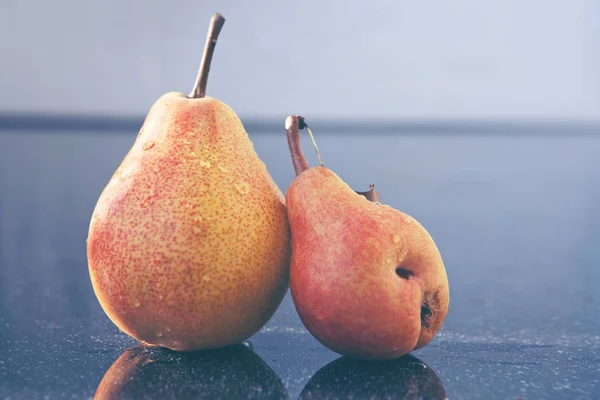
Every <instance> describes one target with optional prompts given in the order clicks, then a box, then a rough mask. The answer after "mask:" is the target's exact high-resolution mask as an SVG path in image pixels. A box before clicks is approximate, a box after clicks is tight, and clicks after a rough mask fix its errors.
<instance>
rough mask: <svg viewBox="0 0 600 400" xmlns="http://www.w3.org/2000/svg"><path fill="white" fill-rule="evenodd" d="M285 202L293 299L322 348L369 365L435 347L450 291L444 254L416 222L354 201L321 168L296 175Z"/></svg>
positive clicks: (345, 187) (353, 195)
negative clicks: (362, 359) (290, 237)
mask: <svg viewBox="0 0 600 400" xmlns="http://www.w3.org/2000/svg"><path fill="white" fill-rule="evenodd" d="M286 202H287V212H288V219H289V222H290V228H291V231H292V242H293V243H292V261H291V271H290V288H291V291H292V297H293V300H294V304H295V306H296V309H297V310H298V314H299V315H300V318H301V319H302V322H303V323H304V325H305V326H306V328H307V329H308V330H309V331H310V332H311V333H312V334H313V335H314V336H315V337H316V338H317V339H318V340H319V341H320V342H321V343H323V344H324V345H325V346H327V347H329V348H330V349H332V350H334V351H336V352H338V353H340V354H343V355H347V356H350V357H355V358H364V359H394V358H398V357H400V356H402V355H404V354H407V353H409V352H410V351H412V350H414V349H417V348H420V347H423V346H425V345H426V344H427V343H429V341H430V340H431V339H432V338H433V336H434V335H435V334H436V332H437V331H438V330H439V329H440V327H441V325H442V322H443V321H444V318H445V317H446V313H447V311H448V302H449V290H448V278H447V276H446V269H445V267H444V264H443V262H442V258H441V256H440V253H439V251H438V249H437V247H436V245H435V243H434V241H433V239H432V238H431V236H430V235H429V233H428V232H427V231H426V230H425V228H423V226H422V225H421V224H419V222H417V221H416V220H415V219H414V218H412V217H410V216H408V215H406V214H404V213H402V212H400V211H398V210H395V209H393V208H392V207H389V206H387V205H383V204H379V203H375V202H371V201H369V200H367V199H366V198H365V197H363V196H360V195H358V194H356V193H355V192H354V191H353V190H352V189H351V188H350V187H349V186H348V185H347V184H346V183H345V182H343V181H342V180H341V179H340V178H339V177H338V176H337V175H336V174H335V173H334V172H332V171H331V170H329V169H327V168H324V167H313V168H309V169H307V170H305V171H304V172H302V173H300V174H299V175H298V176H297V177H296V179H294V181H293V182H292V184H291V186H290V187H289V189H288V191H287V194H286ZM398 267H401V268H402V269H403V271H402V272H401V273H400V274H398V273H397V272H396V268H398Z"/></svg>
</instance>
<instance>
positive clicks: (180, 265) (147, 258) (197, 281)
mask: <svg viewBox="0 0 600 400" xmlns="http://www.w3.org/2000/svg"><path fill="white" fill-rule="evenodd" d="M224 21H225V20H224V18H223V17H222V16H221V15H220V14H216V15H215V16H214V17H213V20H212V22H211V25H210V29H209V35H208V39H207V42H206V47H205V51H204V56H203V61H202V64H201V67H200V72H199V74H198V79H197V81H196V85H195V87H194V90H193V91H192V94H190V96H186V95H184V94H181V93H167V94H165V95H163V96H162V97H161V98H160V99H158V101H157V102H156V103H155V104H154V105H153V106H152V108H151V109H150V111H149V113H148V115H147V117H146V119H145V121H144V123H143V126H142V128H141V131H140V132H139V134H138V136H137V138H136V140H135V142H134V143H133V146H132V148H131V149H130V150H129V152H128V153H127V155H126V156H125V158H124V160H123V162H122V163H121V165H120V166H119V168H118V169H117V171H116V172H115V174H114V175H113V176H112V178H111V180H110V182H109V183H108V185H107V186H106V187H105V189H104V191H103V192H102V194H101V195H100V198H99V199H98V202H97V204H96V207H95V209H94V212H93V215H92V218H91V222H90V227H89V235H88V241H87V254H88V264H89V273H90V277H91V281H92V285H93V288H94V291H95V293H96V296H97V298H98V300H99V302H100V304H101V306H102V308H103V309H104V311H105V312H106V314H107V315H108V317H109V318H110V319H111V320H112V321H113V322H114V323H115V324H116V325H117V326H118V327H119V328H120V329H121V330H122V331H123V332H125V333H127V334H128V335H130V336H132V337H134V338H136V339H138V340H139V341H141V342H142V343H144V344H147V345H154V346H163V347H167V348H170V349H173V350H179V351H191V350H200V349H211V348H219V347H223V346H227V345H230V344H234V343H239V342H242V341H243V340H245V339H247V338H248V337H250V336H251V335H253V334H254V333H256V332H257V331H258V330H259V329H260V328H261V327H262V326H263V325H264V324H265V323H266V322H267V321H268V320H269V319H270V317H271V316H272V315H273V313H274V312H275V310H276V308H277V307H278V305H279V304H280V302H281V300H282V299H283V296H284V295H285V292H286V291H287V288H288V281H289V257H290V232H289V226H288V222H287V217H286V209H285V199H284V197H283V194H282V193H281V191H280V190H279V188H278V187H277V186H276V184H275V183H274V181H273V179H272V178H271V176H270V175H269V172H268V171H267V169H266V167H265V165H264V163H263V162H262V161H261V160H260V158H259V157H258V155H257V154H256V152H255V151H254V148H253V145H252V142H251V141H250V139H249V137H248V134H247V133H246V131H245V130H244V127H243V125H242V123H241V121H240V119H239V118H238V116H237V115H236V114H235V112H234V111H233V110H232V109H231V108H230V107H229V106H227V105H226V104H224V103H223V102H221V101H219V100H217V99H214V98H210V97H206V96H205V90H206V81H207V76H208V70H209V68H210V60H211V59H212V53H213V51H214V47H215V44H216V40H217V36H218V34H219V31H220V29H221V27H222V25H223V23H224Z"/></svg>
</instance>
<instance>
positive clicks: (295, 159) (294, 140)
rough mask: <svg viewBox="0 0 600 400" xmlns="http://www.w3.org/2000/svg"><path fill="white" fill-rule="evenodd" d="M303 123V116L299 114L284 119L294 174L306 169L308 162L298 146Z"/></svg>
mask: <svg viewBox="0 0 600 400" xmlns="http://www.w3.org/2000/svg"><path fill="white" fill-rule="evenodd" d="M301 124H302V125H301ZM303 125H304V118H303V117H301V116H299V115H290V116H289V117H287V118H286V120H285V133H286V136H287V141H288V147H289V148H290V154H291V156H292V164H293V165H294V171H295V172H296V176H298V175H300V174H301V173H302V172H304V171H305V170H307V169H308V163H307V162H306V158H305V157H304V154H303V153H302V147H301V146H300V126H303Z"/></svg>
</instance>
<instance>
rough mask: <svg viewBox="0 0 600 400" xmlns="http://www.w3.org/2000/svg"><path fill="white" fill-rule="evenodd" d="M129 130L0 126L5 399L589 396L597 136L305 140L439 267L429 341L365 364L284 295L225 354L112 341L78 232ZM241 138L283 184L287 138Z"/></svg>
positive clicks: (0, 392) (0, 329)
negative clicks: (398, 220) (329, 344)
mask: <svg viewBox="0 0 600 400" xmlns="http://www.w3.org/2000/svg"><path fill="white" fill-rule="evenodd" d="M315 130H316V129H315ZM136 133H137V132H65V133H62V132H43V131H37V132H29V131H18V132H17V131H6V130H5V131H0V399H62V398H74V399H86V398H92V397H93V396H94V394H95V392H96V390H97V389H98V388H99V387H101V388H103V390H106V391H107V393H108V392H110V393H113V394H115V395H118V398H158V399H169V398H211V399H216V398H268V399H277V398H290V399H297V398H302V399H310V398H314V399H323V398H354V399H362V398H418V397H417V396H418V395H420V396H422V397H423V398H443V397H444V395H446V396H448V397H449V398H450V399H477V398H480V399H517V398H524V399H598V398H600V292H599V291H598V286H599V285H600V246H599V244H598V241H599V236H600V158H599V156H598V155H599V154H600V136H599V137H598V138H594V137H590V136H582V135H579V136H577V135H572V136H570V135H571V134H572V133H573V132H565V133H564V135H555V136H544V135H538V136H524V137H516V136H517V135H512V136H510V137H506V136H504V137H503V136H500V135H485V134H484V135H481V136H478V135H460V134H458V133H456V132H454V133H453V134H450V135H443V134H439V135H426V134H419V135H416V134H415V135H391V134H389V135H367V134H364V135H359V134H353V135H347V136H344V135H339V134H327V132H320V133H318V132H316V133H317V134H318V135H319V136H318V140H319V147H320V149H321V150H322V153H323V157H324V159H325V162H326V164H327V166H328V167H330V168H332V169H333V170H335V171H336V172H338V174H339V175H341V177H342V178H343V179H345V180H346V181H347V182H348V183H349V184H350V185H351V186H353V187H354V188H356V189H360V188H366V187H367V184H368V183H375V184H376V187H377V189H378V190H379V191H380V192H381V194H382V201H383V202H385V203H388V204H390V205H392V206H393V207H395V208H398V209H401V210H403V211H405V212H407V213H409V214H411V215H413V216H414V217H415V218H417V219H418V220H419V221H421V223H422V224H423V225H424V226H425V227H426V228H427V229H428V230H429V232H430V233H431V235H432V236H433V238H434V239H435V240H436V242H437V244H438V247H439V249H440V251H441V253H442V256H443V258H444V261H445V264H446V268H447V271H448V276H449V280H450V291H451V302H450V303H451V304H450V310H449V313H448V317H447V319H446V322H445V324H444V326H443V328H442V330H441V331H440V333H439V334H438V335H437V336H436V338H435V339H434V341H433V342H432V343H431V344H430V345H429V346H427V347H426V348H424V349H421V350H419V351H416V352H414V353H413V356H414V357H416V358H410V357H407V358H404V359H400V360H399V361H396V362H390V363H383V364H382V363H376V364H374V363H364V362H355V361H352V360H347V359H343V358H342V359H340V358H339V356H338V355H337V354H335V353H333V352H331V351H329V350H327V349H326V348H324V347H323V346H322V345H320V344H319V343H318V342H317V341H316V340H315V339H314V338H313V337H312V336H311V335H310V334H308V333H307V332H306V330H305V329H304V328H303V327H302V324H301V322H300V320H299V319H298V316H297V314H296V312H295V310H294V307H293V304H292V301H291V298H290V296H289V294H288V295H287V296H286V298H285V300H284V302H283V304H282V305H281V307H280V308H279V310H278V311H277V313H276V314H275V316H274V317H273V318H272V320H271V321H270V322H269V323H268V324H267V326H266V327H265V328H263V330H262V331H261V332H259V333H258V334H256V335H255V336H254V337H252V338H251V339H250V340H249V342H248V343H245V344H243V345H240V346H237V347H234V348H230V349H227V350H222V351H216V352H208V353H200V354H195V355H179V354H176V353H171V352H167V351H152V352H148V351H144V350H143V349H141V348H139V347H136V346H137V345H136V343H135V342H134V341H133V340H132V339H130V338H129V337H127V336H126V335H124V334H123V333H120V332H119V331H118V329H117V328H116V327H115V326H114V325H113V324H112V323H111V322H110V321H109V320H108V318H107V317H106V316H105V315H104V313H103V311H102V310H101V308H100V306H99V304H98V302H97V300H96V298H95V296H94V293H93V291H92V288H91V284H90V281H89V276H88V271H87V260H86V253H85V239H86V236H87V229H88V223H89V217H90V215H91V212H92V210H93V208H94V205H95V202H96V200H97V198H98V196H99V194H100V191H101V190H102V188H103V187H104V185H105V184H106V183H107V182H108V179H109V178H110V176H111V175H112V173H113V172H114V170H115V169H116V167H117V166H118V165H119V163H120V162H121V159H122V158H123V156H124V154H125V153H126V151H127V150H128V149H129V147H130V145H131V143H132V141H133V139H134V137H135V134H136ZM574 133H576V132H574ZM251 136H252V139H253V141H254V143H255V148H256V150H257V152H258V153H259V155H260V156H261V157H262V159H263V160H264V161H265V163H266V165H267V167H268V168H269V169H270V171H271V172H272V175H273V177H274V179H275V180H276V182H277V183H278V184H279V185H280V187H281V188H282V189H284V190H285V188H287V186H288V185H289V184H290V182H291V180H292V179H293V171H292V167H291V163H290V161H289V153H288V150H287V144H286V141H285V136H284V134H283V133H281V134H252V135H251ZM308 149H309V147H308V146H307V153H309V151H308ZM312 160H313V164H314V158H313V159H312Z"/></svg>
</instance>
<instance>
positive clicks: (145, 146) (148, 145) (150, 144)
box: [144, 140, 156, 150]
mask: <svg viewBox="0 0 600 400" xmlns="http://www.w3.org/2000/svg"><path fill="white" fill-rule="evenodd" d="M155 144H156V143H154V142H153V141H152V140H150V141H149V142H146V143H144V150H150V149H151V148H153V147H154V145H155Z"/></svg>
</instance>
